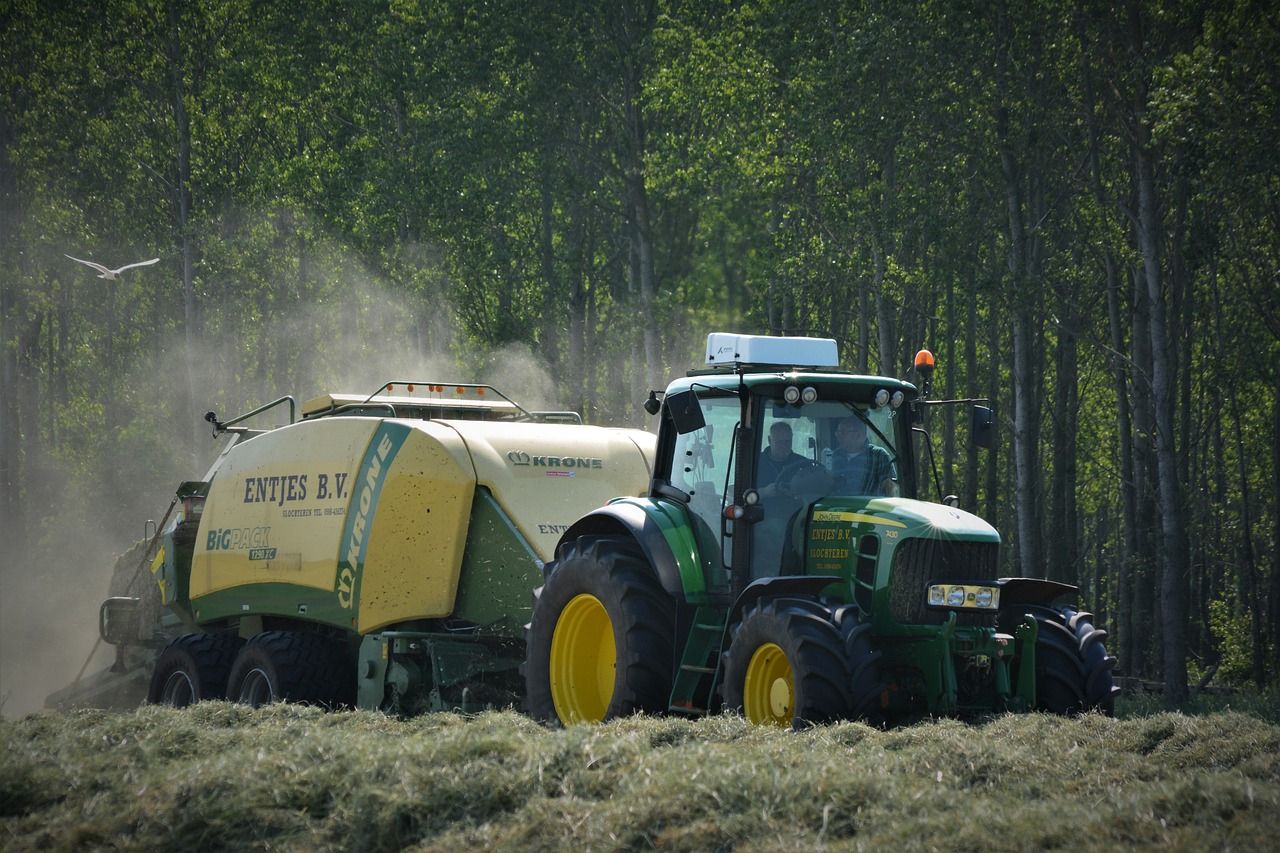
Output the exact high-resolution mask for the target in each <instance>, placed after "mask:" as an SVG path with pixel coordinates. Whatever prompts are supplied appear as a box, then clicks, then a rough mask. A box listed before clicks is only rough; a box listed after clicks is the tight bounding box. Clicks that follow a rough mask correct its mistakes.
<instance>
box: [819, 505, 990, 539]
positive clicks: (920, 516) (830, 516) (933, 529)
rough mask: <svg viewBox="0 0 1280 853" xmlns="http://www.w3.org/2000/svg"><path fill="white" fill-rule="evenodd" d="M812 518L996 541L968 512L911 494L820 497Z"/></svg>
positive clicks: (917, 533) (907, 534)
mask: <svg viewBox="0 0 1280 853" xmlns="http://www.w3.org/2000/svg"><path fill="white" fill-rule="evenodd" d="M813 520H814V521H815V522H820V521H828V522H831V521H837V522H838V521H844V522H852V523H855V524H858V523H861V524H873V525H875V526H877V527H880V528H883V529H885V530H886V531H895V532H896V533H897V536H901V537H904V538H905V537H920V538H926V539H929V538H946V539H963V540H969V541H982V542H999V541H1000V534H999V533H998V532H997V531H996V529H995V528H994V527H992V526H991V525H990V524H988V523H987V522H985V521H983V520H982V519H981V518H979V517H978V516H976V515H974V514H973V513H971V512H965V511H964V510H962V509H956V508H955V507H949V506H944V505H943V504H936V503H929V502H927V501H919V500H913V499H911V498H870V499H866V500H853V501H849V500H840V501H838V503H837V501H835V500H823V501H819V502H818V504H817V505H816V506H815V507H814V510H813ZM893 538H897V537H893Z"/></svg>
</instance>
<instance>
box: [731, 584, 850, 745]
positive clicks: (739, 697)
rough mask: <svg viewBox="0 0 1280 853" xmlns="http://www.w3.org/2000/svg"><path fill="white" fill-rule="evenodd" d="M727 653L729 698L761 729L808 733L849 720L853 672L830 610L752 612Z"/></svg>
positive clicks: (772, 602)
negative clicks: (805, 729) (810, 729)
mask: <svg viewBox="0 0 1280 853" xmlns="http://www.w3.org/2000/svg"><path fill="white" fill-rule="evenodd" d="M732 635H733V640H732V642H731V643H730V645H729V650H728V651H727V652H725V654H724V674H725V675H724V697H725V704H726V705H727V706H728V707H729V709H731V710H737V711H741V712H742V714H743V716H745V717H746V718H747V720H748V721H750V722H752V723H756V724H763V725H775V726H791V727H793V728H797V729H799V728H803V727H804V726H806V725H809V724H811V723H823V722H827V721H829V720H834V719H839V718H843V717H847V716H849V713H850V710H851V703H850V697H849V691H848V684H849V669H848V666H847V665H846V663H845V655H844V649H843V642H842V639H841V636H840V633H839V631H838V630H837V629H836V626H835V624H834V622H833V621H832V615H831V612H830V610H829V609H828V608H827V607H825V606H824V605H822V604H820V603H818V602H817V601H813V600H811V599H800V598H782V599H767V600H764V601H762V602H760V603H758V604H756V605H754V606H752V607H749V608H748V609H747V611H746V613H745V614H744V615H743V617H742V620H741V621H740V622H739V623H738V624H737V625H736V626H734V628H733V631H732Z"/></svg>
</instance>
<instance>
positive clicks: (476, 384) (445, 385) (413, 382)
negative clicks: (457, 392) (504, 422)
mask: <svg viewBox="0 0 1280 853" xmlns="http://www.w3.org/2000/svg"><path fill="white" fill-rule="evenodd" d="M396 385H415V386H420V385H425V386H427V387H430V386H432V385H439V386H441V387H442V388H473V389H483V390H485V391H492V392H493V393H494V394H496V395H497V396H498V397H500V398H501V399H502V400H504V401H506V402H508V403H510V404H511V405H513V406H515V407H516V408H517V409H519V410H520V412H521V414H523V415H524V416H525V417H526V418H529V419H530V420H535V419H536V418H535V416H534V415H533V414H532V413H530V412H529V410H528V409H526V408H525V407H524V406H522V405H520V404H519V403H517V402H516V401H515V400H512V399H511V398H510V397H508V396H507V395H506V394H503V393H502V392H501V391H499V390H498V389H497V388H494V387H493V386H492V385H485V384H484V383H479V382H422V381H419V380H416V379H414V380H409V379H389V380H387V381H386V382H383V383H382V384H381V385H380V386H378V389H377V390H376V391H374V392H373V393H372V394H370V395H369V396H368V397H366V398H365V400H364V401H365V403H369V402H372V400H373V398H374V397H376V396H378V395H379V394H381V393H382V392H383V391H386V390H387V389H389V388H391V387H393V386H396ZM422 399H424V400H432V399H442V398H432V397H423V398H422Z"/></svg>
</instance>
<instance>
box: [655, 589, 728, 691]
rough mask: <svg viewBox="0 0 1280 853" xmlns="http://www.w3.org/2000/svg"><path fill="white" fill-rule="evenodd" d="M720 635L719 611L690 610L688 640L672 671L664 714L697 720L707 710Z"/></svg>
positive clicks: (707, 609) (706, 608)
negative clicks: (674, 671)
mask: <svg viewBox="0 0 1280 853" xmlns="http://www.w3.org/2000/svg"><path fill="white" fill-rule="evenodd" d="M723 634H724V611H723V610H722V609H721V608H719V607H699V608H697V610H695V611H694V614H693V625H692V626H691V627H690V629H689V639H688V640H687V641H686V642H685V646H684V653H683V654H682V655H681V657H680V668H679V669H678V670H676V680H675V684H674V685H672V689H671V701H670V702H669V703H668V707H667V710H668V712H670V713H673V714H688V715H690V716H698V717H700V716H702V715H703V714H706V713H707V712H708V711H709V710H710V708H711V697H712V695H713V693H714V691H715V684H716V673H717V671H718V670H719V660H718V658H719V655H718V652H719V651H720V638H721V636H722V635H723ZM699 688H701V689H699Z"/></svg>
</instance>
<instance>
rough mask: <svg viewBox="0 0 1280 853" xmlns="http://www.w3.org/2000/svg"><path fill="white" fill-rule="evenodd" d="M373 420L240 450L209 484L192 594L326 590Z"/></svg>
mask: <svg viewBox="0 0 1280 853" xmlns="http://www.w3.org/2000/svg"><path fill="white" fill-rule="evenodd" d="M377 425H378V422H377V421H376V420H372V419H366V418H361V419H357V418H344V419H334V420H330V421H313V422H304V423H298V424H294V425H292V426H287V427H282V428H280V429H277V430H273V431H271V432H269V433H266V434H264V435H260V436H257V437H255V438H253V439H250V440H248V441H245V442H243V443H242V444H240V445H238V446H237V447H236V448H235V449H234V450H233V451H232V452H231V453H230V454H229V455H228V457H227V459H226V460H225V462H224V463H223V465H222V467H221V468H220V469H219V470H218V473H217V475H216V476H215V477H214V479H213V482H212V483H211V484H210V487H209V497H208V499H207V500H206V501H205V506H204V514H203V516H202V517H201V520H200V534H199V536H198V538H197V540H196V545H195V553H194V555H193V557H192V562H191V586H190V595H191V598H192V600H193V601H195V600H197V599H199V598H200V597H201V596H203V595H207V594H209V593H213V592H218V591H221V590H225V589H231V588H233V587H238V586H243V585H246V584H260V583H286V584H293V585H295V586H301V587H311V588H314V589H320V590H332V589H333V588H334V583H335V574H334V571H335V562H334V561H335V555H336V554H337V553H338V542H339V539H340V538H341V536H342V528H343V522H344V516H345V511H346V507H347V504H348V502H349V500H350V494H351V488H352V484H353V481H354V479H355V475H356V467H357V466H358V465H359V463H360V458H361V454H363V453H364V450H365V447H366V446H367V445H368V444H369V439H370V437H371V436H372V435H373V432H374V429H375V428H376V427H377Z"/></svg>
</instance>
